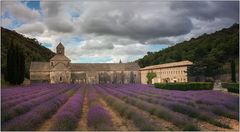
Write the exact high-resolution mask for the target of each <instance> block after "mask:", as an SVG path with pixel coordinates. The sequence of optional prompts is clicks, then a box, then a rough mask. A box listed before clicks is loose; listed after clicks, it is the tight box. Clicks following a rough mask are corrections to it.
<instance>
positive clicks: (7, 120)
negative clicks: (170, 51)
mask: <svg viewBox="0 0 240 132" xmlns="http://www.w3.org/2000/svg"><path fill="white" fill-rule="evenodd" d="M1 126H2V128H1V130H66V131H67V130H153V131H154V130H159V131H161V130H163V131H164V130H170V131H171V130H172V131H173V130H175V131H181V130H239V96H236V95H231V94H229V93H223V92H220V91H212V90H200V91H175V90H161V89H155V88H152V86H150V85H141V84H125V85H113V84H104V85H79V84H35V85H31V86H25V87H14V88H5V89H1Z"/></svg>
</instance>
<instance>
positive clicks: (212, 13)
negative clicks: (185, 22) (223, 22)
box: [170, 1, 239, 21]
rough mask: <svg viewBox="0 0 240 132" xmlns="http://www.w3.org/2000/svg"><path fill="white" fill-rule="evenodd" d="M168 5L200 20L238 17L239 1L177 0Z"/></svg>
mask: <svg viewBox="0 0 240 132" xmlns="http://www.w3.org/2000/svg"><path fill="white" fill-rule="evenodd" d="M170 7H171V9H172V10H173V11H177V12H181V13H182V14H183V15H185V16H189V17H193V18H196V19H200V20H214V19H216V18H230V19H233V20H235V21H238V19H239V1H212V2H209V1H178V2H173V3H172V4H171V6H170Z"/></svg>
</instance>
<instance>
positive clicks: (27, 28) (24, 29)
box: [15, 22, 45, 36]
mask: <svg viewBox="0 0 240 132" xmlns="http://www.w3.org/2000/svg"><path fill="white" fill-rule="evenodd" d="M44 29H45V27H44V25H43V24H42V23H41V22H35V23H30V24H23V25H21V26H20V27H18V28H16V29H15V30H16V31H18V32H20V33H23V34H30V35H32V36H36V35H39V34H42V33H43V32H44Z"/></svg>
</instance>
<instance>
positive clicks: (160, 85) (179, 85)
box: [154, 82, 213, 91]
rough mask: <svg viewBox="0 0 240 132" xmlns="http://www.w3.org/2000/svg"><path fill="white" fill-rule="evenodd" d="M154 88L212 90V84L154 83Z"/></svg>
mask: <svg viewBox="0 0 240 132" xmlns="http://www.w3.org/2000/svg"><path fill="white" fill-rule="evenodd" d="M154 86H155V88H160V89H168V90H181V91H187V90H212V89H213V83H211V82H190V83H155V84H154Z"/></svg>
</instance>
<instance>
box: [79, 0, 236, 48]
mask: <svg viewBox="0 0 240 132" xmlns="http://www.w3.org/2000/svg"><path fill="white" fill-rule="evenodd" d="M238 8H239V6H238V2H207V1H203V2H198V1H196V2H195V1H194V2H191V1H185V2H182V1H179V2H161V1H160V2H159V1H157V2H154V1H153V2H144V4H142V3H134V2H129V3H125V6H122V3H120V4H119V3H117V4H116V3H114V2H107V3H105V4H95V3H93V4H87V5H86V8H84V10H83V11H82V14H81V16H80V19H79V26H80V29H81V31H82V32H83V33H88V34H89V33H92V34H96V35H115V36H121V37H128V38H131V39H134V40H138V41H139V42H140V43H147V41H149V40H153V39H156V38H160V37H177V36H181V35H186V34H188V33H190V32H191V31H192V30H194V28H196V27H194V26H193V22H192V19H193V18H194V19H198V20H201V21H214V20H215V19H216V18H219V19H222V18H224V19H225V18H228V19H232V20H233V21H236V22H237V21H238Z"/></svg>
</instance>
